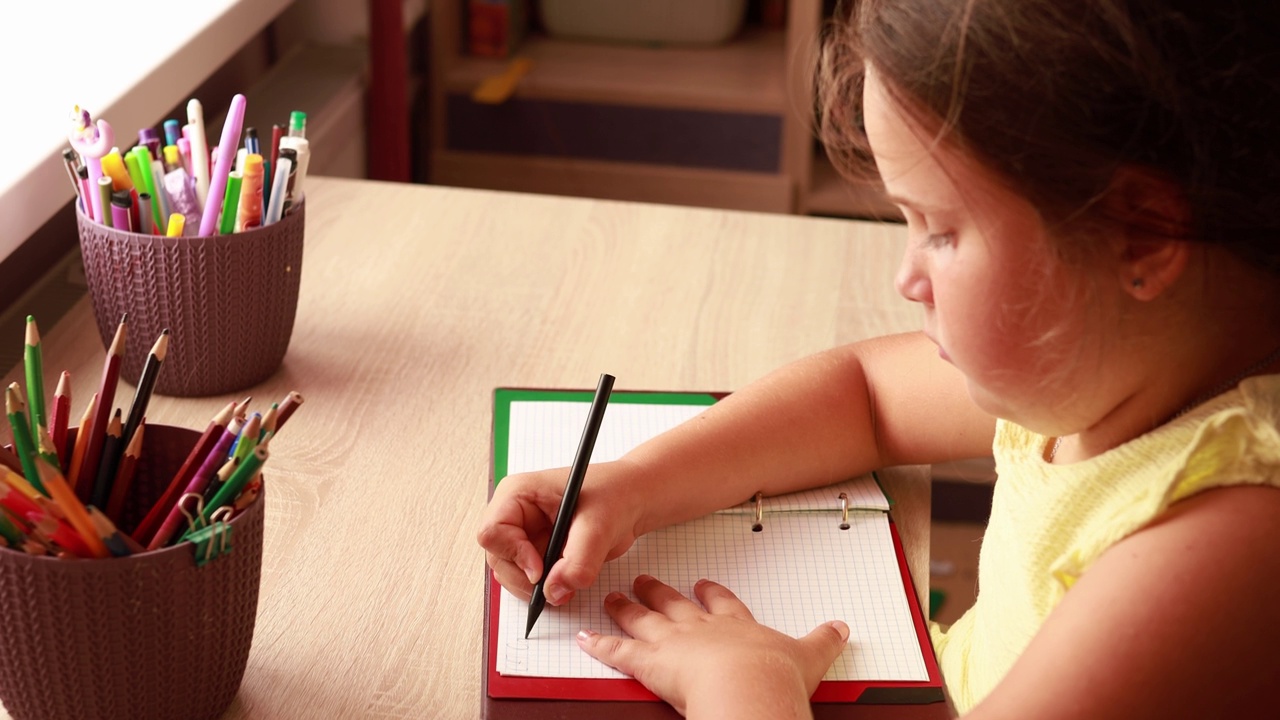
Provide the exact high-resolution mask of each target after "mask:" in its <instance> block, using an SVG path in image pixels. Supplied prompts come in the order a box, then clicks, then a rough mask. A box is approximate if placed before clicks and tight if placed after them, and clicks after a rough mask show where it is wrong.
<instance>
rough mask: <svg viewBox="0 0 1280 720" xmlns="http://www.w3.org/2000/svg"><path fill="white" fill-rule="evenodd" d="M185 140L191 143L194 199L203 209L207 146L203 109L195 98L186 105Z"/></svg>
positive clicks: (207, 186) (207, 168)
mask: <svg viewBox="0 0 1280 720" xmlns="http://www.w3.org/2000/svg"><path fill="white" fill-rule="evenodd" d="M187 139H188V140H190V141H191V174H192V175H193V176H195V179H196V198H197V199H198V200H199V201H200V207H202V208H203V207H204V206H205V204H206V203H207V202H208V198H209V146H208V144H207V142H206V139H205V133H204V107H203V106H201V105H200V101H199V100H196V99H195V98H192V99H191V101H190V102H188V103H187Z"/></svg>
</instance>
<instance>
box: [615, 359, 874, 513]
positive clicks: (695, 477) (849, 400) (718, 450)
mask: <svg viewBox="0 0 1280 720" xmlns="http://www.w3.org/2000/svg"><path fill="white" fill-rule="evenodd" d="M877 459H878V453H877V451H876V448H875V440H874V428H873V425H872V423H871V415H870V412H869V411H868V399H867V391H866V383H865V381H864V379H863V375H862V372H861V369H860V366H859V363H858V360H857V357H856V353H855V352H854V350H853V349H852V348H849V347H843V348H837V349H835V350H831V351H828V352H824V353H821V354H819V355H815V356H811V357H808V358H805V359H802V360H800V361H797V362H795V363H792V364H790V365H787V366H784V367H782V368H780V369H778V370H776V371H774V372H772V373H770V374H769V375H766V376H765V377H763V378H761V379H759V380H757V381H755V382H753V383H751V384H749V385H747V386H746V387H743V388H741V389H740V390H737V391H735V392H734V393H732V394H731V395H729V396H728V397H726V398H725V399H723V400H721V401H720V402H718V403H716V404H715V405H713V406H711V407H710V408H708V409H707V410H706V411H705V412H703V413H702V414H700V415H698V416H697V417H695V418H694V419H692V420H690V421H688V422H686V423H683V424H681V425H680V426H678V427H676V428H674V429H673V430H671V431H669V432H667V433H664V434H662V435H660V436H658V437H656V438H654V439H653V440H650V441H649V442H647V443H645V444H643V445H641V446H640V447H638V448H636V449H635V450H633V451H632V452H631V453H629V454H628V455H627V456H626V457H625V458H624V460H625V461H627V462H630V463H634V464H635V465H636V466H637V469H638V471H639V477H642V478H643V482H644V486H645V490H644V494H645V497H646V498H660V499H661V502H647V503H646V505H648V506H650V509H652V510H653V511H654V513H655V515H656V517H652V518H647V519H646V520H645V521H644V522H643V523H642V525H643V527H642V528H641V530H642V531H643V532H647V531H649V530H652V529H654V528H656V527H661V526H663V525H667V524H671V523H677V522H682V521H684V520H688V519H690V518H694V517H699V516H701V515H704V514H706V513H708V512H711V511H714V510H717V509H720V508H724V507H729V506H731V505H735V504H737V503H740V502H742V501H744V500H746V499H748V498H750V497H751V496H752V495H753V494H754V493H756V492H763V493H765V494H766V495H777V494H781V493H786V492H790V491H793V490H797V489H801V488H806V487H815V486H818V485H824V484H827V483H830V482H835V481H837V480H840V479H842V478H845V477H850V476H852V475H854V474H857V473H858V472H859V471H866V470H868V469H870V468H872V467H875V466H876V461H877Z"/></svg>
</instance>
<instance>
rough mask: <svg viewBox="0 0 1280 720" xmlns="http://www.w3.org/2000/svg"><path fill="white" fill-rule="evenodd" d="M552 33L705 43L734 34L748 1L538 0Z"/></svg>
mask: <svg viewBox="0 0 1280 720" xmlns="http://www.w3.org/2000/svg"><path fill="white" fill-rule="evenodd" d="M540 5H541V10H542V24H543V26H544V27H545V28H546V29H547V32H548V33H550V34H551V35H553V36H555V37H563V38H577V39H583V40H608V41H616V42H638V43H663V44H678V45H710V44H715V43H721V42H724V41H726V40H728V39H729V38H731V37H733V36H734V35H735V34H737V32H738V30H740V29H741V28H742V21H743V18H744V16H745V15H746V11H747V0H542V2H541V3H540Z"/></svg>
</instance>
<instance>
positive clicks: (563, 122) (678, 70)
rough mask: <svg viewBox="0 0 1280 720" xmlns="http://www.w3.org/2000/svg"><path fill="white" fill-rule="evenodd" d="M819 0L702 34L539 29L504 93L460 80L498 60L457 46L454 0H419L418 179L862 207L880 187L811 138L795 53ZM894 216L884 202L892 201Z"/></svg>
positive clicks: (460, 5) (810, 44) (733, 203)
mask: <svg viewBox="0 0 1280 720" xmlns="http://www.w3.org/2000/svg"><path fill="white" fill-rule="evenodd" d="M822 22H823V17H822V2H821V0H790V2H789V4H788V13H787V25H786V27H785V28H766V27H760V26H752V25H750V24H749V25H748V26H747V27H746V28H744V29H743V31H742V32H741V33H739V34H738V35H737V36H736V37H735V38H734V39H733V40H731V41H730V42H728V43H726V44H723V45H719V46H713V47H674V46H669V47H647V46H643V45H624V44H607V43H592V42H576V41H567V40H561V39H557V38H552V37H548V36H546V35H541V34H537V33H534V34H531V35H529V36H528V37H526V38H525V39H524V41H523V42H522V43H521V44H520V47H519V49H518V53H517V54H518V55H520V56H523V57H527V58H529V59H531V60H532V68H531V69H530V70H529V72H528V74H527V75H525V76H524V77H523V78H522V79H521V81H520V82H519V84H518V86H517V89H516V91H515V93H514V95H513V96H512V97H511V98H510V99H509V100H507V101H506V102H504V103H501V104H498V105H487V104H481V103H476V102H473V101H472V100H471V98H470V94H471V92H472V91H473V90H474V89H475V88H476V87H477V86H478V85H479V84H480V82H481V81H483V80H484V79H485V78H488V77H491V76H494V75H499V74H501V73H503V72H504V70H505V69H506V67H507V65H508V62H507V61H504V60H495V59H489V58H479V57H472V56H470V55H468V54H467V53H466V51H465V42H464V39H463V38H464V29H465V25H466V9H465V2H463V0H433V2H432V5H431V25H432V31H431V43H430V44H431V81H430V89H429V95H430V101H429V109H428V115H429V123H428V125H429V129H428V134H429V138H430V140H429V142H430V148H431V151H430V160H429V165H430V172H429V177H430V180H431V182H434V183H437V184H442V185H461V186H467V187H482V188H494V189H504V190H517V191H528V192H543V193H552V194H562V195H581V196H589V197H603V198H614V199H626V200H639V201H649V202H664V203H674V204H682V205H701V206H708V207H722V208H735V209H746V210H760V211H771V212H784V213H816V214H825V215H845V216H860V217H866V216H870V215H873V214H875V213H883V212H884V202H883V200H881V199H880V198H878V197H867V196H860V195H859V194H858V193H856V192H855V191H854V190H853V189H852V188H851V187H849V186H848V185H844V184H842V183H841V182H840V180H839V178H838V176H837V174H836V173H835V171H834V170H833V169H832V168H831V166H830V164H829V163H827V162H826V159H825V156H824V155H823V154H822V150H821V149H820V148H819V147H817V145H816V143H815V142H814V138H813V133H812V121H811V120H810V118H809V117H808V116H807V114H806V113H807V112H808V109H809V108H812V106H813V97H812V83H811V79H810V77H809V73H808V70H807V69H806V68H807V67H808V63H807V62H806V61H805V58H808V57H811V56H812V53H813V52H814V49H815V43H816V38H817V36H818V31H819V27H820V24H821V23H822ZM890 214H891V215H892V214H893V213H892V211H890Z"/></svg>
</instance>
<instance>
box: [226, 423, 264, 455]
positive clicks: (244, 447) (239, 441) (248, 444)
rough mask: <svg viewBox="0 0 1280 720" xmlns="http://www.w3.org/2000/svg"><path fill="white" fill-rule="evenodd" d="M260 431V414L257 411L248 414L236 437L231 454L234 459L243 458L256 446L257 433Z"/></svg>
mask: <svg viewBox="0 0 1280 720" xmlns="http://www.w3.org/2000/svg"><path fill="white" fill-rule="evenodd" d="M261 431H262V415H260V414H258V413H254V414H253V415H250V416H249V420H248V421H247V422H245V424H244V429H243V430H241V431H240V436H239V437H237V438H236V443H235V445H234V446H233V447H232V449H231V456H232V457H234V458H235V459H236V460H244V459H245V457H247V456H248V455H249V453H251V452H253V449H254V448H255V447H257V446H258V433H260V432H261Z"/></svg>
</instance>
